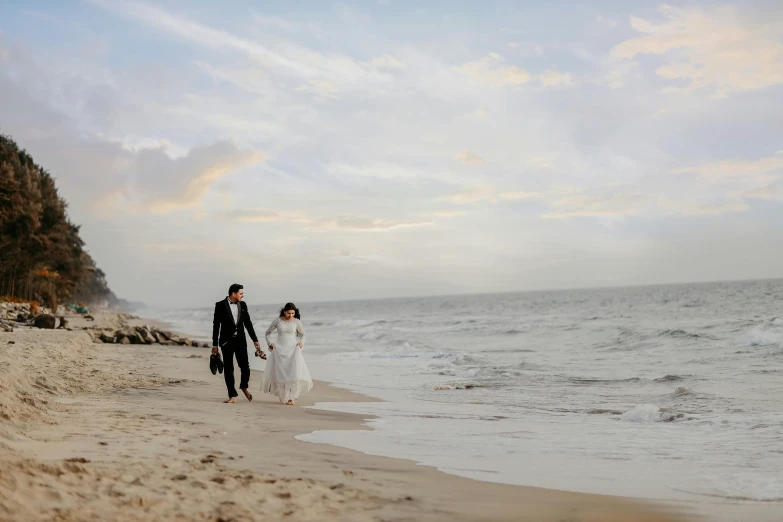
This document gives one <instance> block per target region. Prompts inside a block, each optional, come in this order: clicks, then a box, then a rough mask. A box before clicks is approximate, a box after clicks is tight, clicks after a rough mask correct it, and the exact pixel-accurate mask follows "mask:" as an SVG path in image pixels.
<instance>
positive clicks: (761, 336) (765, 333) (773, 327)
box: [742, 317, 783, 347]
mask: <svg viewBox="0 0 783 522" xmlns="http://www.w3.org/2000/svg"><path fill="white" fill-rule="evenodd" d="M742 342H743V344H744V345H745V346H778V347H783V321H781V319H780V318H779V317H775V318H774V319H772V320H770V321H767V322H765V323H763V324H760V325H756V326H754V327H753V328H751V329H750V330H748V331H747V332H745V334H744V335H743V337H742Z"/></svg>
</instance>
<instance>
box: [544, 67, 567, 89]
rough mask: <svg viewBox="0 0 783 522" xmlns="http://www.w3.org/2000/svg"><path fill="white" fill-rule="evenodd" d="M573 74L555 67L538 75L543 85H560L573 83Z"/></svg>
mask: <svg viewBox="0 0 783 522" xmlns="http://www.w3.org/2000/svg"><path fill="white" fill-rule="evenodd" d="M573 80H574V78H573V76H571V74H569V73H561V72H558V71H556V70H554V69H549V70H547V71H544V72H543V73H541V74H539V75H538V81H539V82H541V86H542V87H554V86H558V85H571V84H572V83H573Z"/></svg>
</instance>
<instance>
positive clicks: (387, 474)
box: [0, 330, 688, 522]
mask: <svg viewBox="0 0 783 522" xmlns="http://www.w3.org/2000/svg"><path fill="white" fill-rule="evenodd" d="M8 341H14V345H11V346H14V350H24V351H25V354H26V359H22V360H21V362H22V363H31V362H34V360H42V361H48V363H47V365H46V366H44V367H40V366H36V365H35V364H32V365H28V366H26V367H19V364H18V363H19V360H17V358H16V357H9V355H10V351H9V350H8V349H7V346H8V344H7V343H8ZM0 346H2V348H3V350H4V352H5V353H3V352H0V358H2V359H4V360H3V361H2V362H3V364H4V369H3V370H2V372H1V373H0V377H4V378H7V377H9V376H11V375H13V376H14V378H15V382H14V386H15V387H17V388H18V389H16V390H13V393H14V396H15V397H11V396H4V397H3V398H2V399H3V403H4V408H3V413H4V415H3V417H2V419H3V420H2V421H0V426H2V427H3V430H2V438H0V454H1V455H2V460H3V461H4V464H3V466H2V467H1V468H2V471H0V515H5V516H11V515H12V517H11V518H16V519H19V518H25V519H38V518H41V517H42V515H43V512H44V510H47V511H48V510H52V509H55V508H56V509H60V510H61V512H64V513H68V514H69V515H68V516H69V517H70V519H73V520H83V519H88V518H89V516H88V515H90V514H92V515H95V514H100V516H101V517H103V518H112V517H120V518H122V517H126V518H127V515H128V513H130V511H129V510H130V509H138V507H139V506H141V507H142V510H141V511H140V512H139V513H138V514H137V515H134V517H133V519H137V520H164V519H168V518H173V517H174V516H184V517H186V518H188V519H213V518H210V517H214V516H215V515H216V514H220V516H224V515H227V516H234V517H237V518H238V519H240V518H248V517H249V518H250V519H263V518H265V517H269V516H280V515H285V514H286V513H288V514H289V515H288V517H289V518H287V519H290V520H413V519H415V520H466V521H468V520H498V521H506V520H509V521H510V520H531V521H532V520H536V521H539V520H561V519H563V517H566V516H572V517H573V516H575V514H578V516H579V518H577V520H579V519H581V520H604V521H612V520H614V521H617V522H620V521H626V520H639V521H649V522H653V521H660V522H663V521H676V520H688V518H685V517H684V516H679V515H676V514H675V513H674V509H673V508H672V507H671V506H667V505H662V504H654V503H650V502H644V501H635V500H632V499H624V498H616V497H604V496H600V495H588V494H580V493H568V492H561V491H555V490H545V489H539V488H531V487H519V486H508V485H503V484H491V483H487V482H479V481H474V480H471V479H464V478H460V477H457V476H455V475H450V474H446V473H443V472H440V471H438V470H436V469H435V468H431V467H428V466H420V465H418V464H416V463H415V462H413V461H410V460H405V459H401V458H386V457H376V456H372V455H368V454H365V453H361V452H358V451H354V450H350V449H344V448H339V447H336V446H330V445H324V444H313V443H309V442H302V441H298V440H296V439H295V438H294V437H295V436H297V435H301V434H305V433H310V432H312V431H316V430H356V429H360V430H367V429H369V428H368V427H367V426H366V425H365V422H366V420H367V418H366V416H361V415H355V414H344V413H338V412H333V411H329V410H319V409H311V408H307V407H306V406H308V405H314V404H316V403H319V404H323V403H329V402H349V401H365V402H366V401H374V399H372V398H370V397H366V396H363V395H360V394H357V393H353V392H350V391H348V390H344V389H341V388H336V387H332V386H329V385H328V384H327V383H324V382H322V381H316V383H315V387H314V389H313V391H312V392H311V393H310V394H308V395H307V396H304V397H302V399H301V401H300V404H301V406H305V407H304V408H301V407H300V408H290V407H287V406H283V405H280V404H279V402H278V401H277V399H276V398H274V397H271V396H262V394H261V392H260V391H255V392H254V396H255V397H254V401H253V402H250V403H248V402H247V401H244V400H242V401H240V402H239V403H238V404H236V405H224V404H222V402H220V401H222V400H223V395H224V394H225V389H224V384H223V382H222V381H223V380H222V376H220V375H217V376H212V375H211V374H210V373H209V370H208V369H207V360H208V359H207V357H208V354H207V353H205V349H203V348H189V347H180V346H176V347H175V346H165V347H164V346H157V345H134V346H127V345H101V344H93V343H91V342H90V341H89V337H88V336H87V334H85V333H77V332H61V331H60V332H56V331H55V332H53V331H50V330H49V331H46V330H41V331H30V330H27V331H21V330H20V331H19V332H14V333H6V334H0ZM74 352H77V353H76V354H74ZM74 355H83V357H81V356H79V357H73V356H74ZM31 359H32V360H33V361H31ZM259 376H260V372H257V371H254V372H253V375H252V377H251V391H252V390H253V388H254V387H255V388H257V386H258V385H259V383H260V378H259ZM42 377H43V378H44V380H41V378H42ZM71 381H74V382H71ZM107 383H108V388H109V389H108V390H107ZM47 387H48V388H47ZM20 396H24V397H26V398H27V399H28V400H26V401H23V402H24V404H23V407H20V408H16V409H14V408H6V406H8V405H10V404H11V402H10V401H11V400H13V399H14V398H19V397H20ZM30 402H32V404H30ZM36 404H37V406H36ZM6 410H8V411H6ZM28 410H29V411H28ZM6 417H7V418H6ZM63 459H66V460H63ZM67 459H71V460H67ZM74 459H76V460H74ZM47 470H48V471H47ZM52 470H54V474H55V475H54V476H55V478H56V480H54V479H51V477H52V476H51V473H50V472H52ZM129 470H130V471H129ZM170 470H177V473H176V474H172V473H173V471H170ZM240 470H241V472H242V474H240V475H236V473H237V472H238V471H240ZM269 474H271V475H273V476H271V477H270V475H269ZM131 475H135V476H131ZM63 477H65V478H63ZM69 477H70V478H72V479H73V480H70V478H69ZM85 477H87V478H89V479H92V482H93V484H97V483H100V484H101V486H100V488H99V490H100V491H99V492H98V493H96V492H94V491H93V489H94V487H95V486H91V485H90V484H88V483H89V482H90V480H87V482H88V483H85V481H84V479H85ZM181 477H184V478H181ZM237 477H240V478H237ZM248 477H249V478H248ZM240 479H241V480H240ZM185 486H189V487H185ZM202 486H206V488H204V487H202ZM229 486H232V487H229ZM205 490H206V491H207V492H208V494H207V495H204V491H205ZM161 491H165V492H166V493H165V494H162V493H161ZM240 491H245V493H251V492H252V495H250V496H251V497H252V499H248V498H245V496H244V495H238V492H240ZM313 491H318V492H319V493H318V496H317V498H316V497H314V496H312V495H311V494H310V493H311V492H313ZM85 495H86V496H87V497H88V500H87V501H85V500H84V498H83V497H84V496H85ZM172 495H173V497H176V498H178V499H180V500H184V501H186V502H180V501H177V502H174V503H172V502H171V500H172V499H173V497H172ZM17 497H20V498H22V499H24V500H23V501H22V502H19V499H18V498H17ZM258 498H263V499H264V502H262V503H261V504H260V505H256V504H258V502H257V499H258ZM131 499H132V500H131ZM221 499H222V500H221ZM129 501H130V503H129ZM226 502H228V504H227V503H226ZM0 518H2V517H0Z"/></svg>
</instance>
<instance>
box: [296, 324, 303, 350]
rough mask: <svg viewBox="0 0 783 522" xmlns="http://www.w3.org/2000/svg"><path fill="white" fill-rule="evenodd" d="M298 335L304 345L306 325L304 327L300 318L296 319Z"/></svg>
mask: <svg viewBox="0 0 783 522" xmlns="http://www.w3.org/2000/svg"><path fill="white" fill-rule="evenodd" d="M296 336H297V337H298V338H299V342H300V343H302V347H304V343H305V333H304V327H302V321H300V320H299V319H297V320H296Z"/></svg>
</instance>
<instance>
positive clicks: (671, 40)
mask: <svg viewBox="0 0 783 522" xmlns="http://www.w3.org/2000/svg"><path fill="white" fill-rule="evenodd" d="M662 12H663V15H664V17H665V19H666V20H665V21H664V22H662V23H658V24H656V23H654V22H651V21H648V20H645V19H642V18H636V17H631V26H632V27H633V28H634V29H635V30H636V31H637V32H639V33H642V35H643V36H638V37H635V38H632V39H630V40H626V41H624V42H622V43H620V44H619V45H617V46H616V47H615V48H614V49H612V55H613V56H614V57H616V58H620V59H631V58H634V57H636V56H638V55H641V54H655V55H663V56H664V57H665V59H666V61H665V63H664V64H662V65H661V66H660V67H658V69H657V70H656V73H657V74H658V75H659V76H661V77H662V78H664V79H666V80H672V81H676V80H680V81H684V82H686V85H685V86H684V87H679V86H673V87H671V88H670V90H682V91H695V90H698V89H705V88H706V89H709V90H710V91H711V92H712V94H713V95H714V96H716V97H722V96H725V95H727V94H729V93H732V92H736V91H746V90H754V89H762V88H764V87H769V86H772V85H778V84H781V83H783V38H781V35H783V31H781V26H780V24H779V23H778V22H775V21H774V20H773V21H772V22H771V23H768V24H764V23H762V24H755V25H754V26H752V27H751V26H745V25H744V24H743V21H742V19H741V18H740V17H739V16H738V14H737V12H736V10H735V9H733V8H721V9H714V10H709V11H705V10H703V9H699V8H694V9H679V8H675V7H671V6H664V7H663V8H662Z"/></svg>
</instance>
